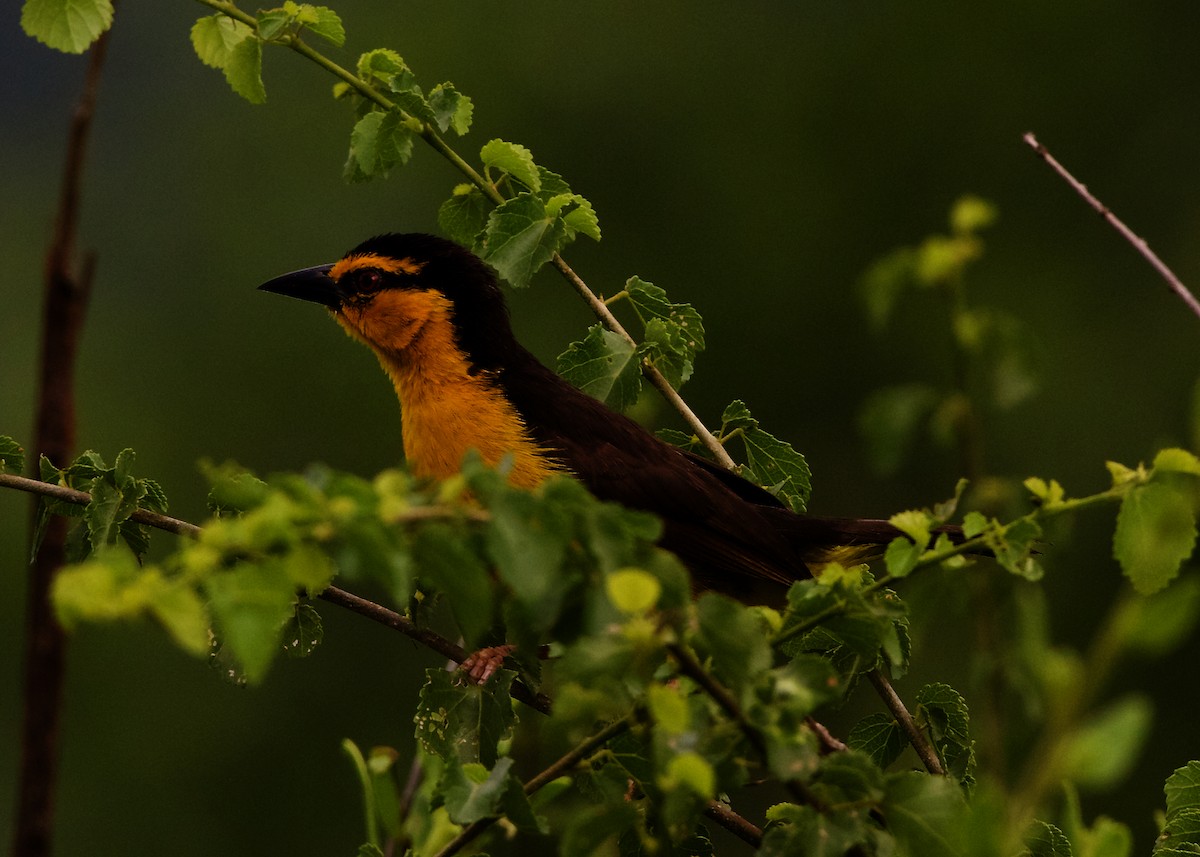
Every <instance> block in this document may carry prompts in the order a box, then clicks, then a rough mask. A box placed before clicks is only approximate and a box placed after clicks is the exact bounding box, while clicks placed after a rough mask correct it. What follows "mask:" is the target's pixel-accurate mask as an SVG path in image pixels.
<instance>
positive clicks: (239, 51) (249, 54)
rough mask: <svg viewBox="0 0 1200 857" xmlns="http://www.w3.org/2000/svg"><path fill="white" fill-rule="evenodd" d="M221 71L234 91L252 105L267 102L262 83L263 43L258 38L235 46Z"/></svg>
mask: <svg viewBox="0 0 1200 857" xmlns="http://www.w3.org/2000/svg"><path fill="white" fill-rule="evenodd" d="M221 70H222V71H223V72H224V73H225V80H226V81H227V82H228V83H229V86H230V87H231V88H232V89H233V91H234V92H236V93H237V94H238V95H240V96H242V98H244V99H246V100H247V101H249V102H250V103H251V104H262V103H263V102H264V101H266V100H267V89H266V87H265V86H263V81H262V42H261V41H260V40H259V39H258V38H257V37H255V36H251V37H249V38H245V39H242V40H241V41H240V42H238V43H237V44H236V45H234V46H233V48H231V49H230V51H229V57H228V61H227V62H226V63H225V65H224V66H223V67H222V69H221Z"/></svg>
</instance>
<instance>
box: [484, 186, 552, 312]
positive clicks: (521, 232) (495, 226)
mask: <svg viewBox="0 0 1200 857" xmlns="http://www.w3.org/2000/svg"><path fill="white" fill-rule="evenodd" d="M536 174H537V173H536V171H535V172H534V175H535V176H536ZM566 240H567V230H566V226H565V224H564V223H563V221H562V220H561V219H560V218H559V217H558V216H557V215H553V214H550V213H548V212H547V211H546V206H545V204H544V203H543V202H542V200H541V199H539V198H538V196H537V195H536V194H533V193H523V194H520V195H518V196H515V197H513V198H512V199H509V200H506V201H505V202H504V203H503V204H502V205H499V206H497V207H496V208H494V209H492V211H491V212H490V213H489V215H488V222H487V230H486V236H485V238H484V244H483V255H484V260H485V261H486V262H488V264H490V265H491V266H492V267H493V268H495V269H496V270H497V271H498V272H499V273H500V276H502V277H503V278H504V279H506V280H508V281H509V282H510V283H511V284H512V285H513V286H516V287H517V288H524V287H526V286H528V285H529V282H530V280H531V279H532V277H533V275H534V274H536V273H537V272H538V271H539V270H541V268H542V267H543V266H544V265H545V264H546V263H547V262H549V261H550V260H551V259H552V258H554V254H555V253H557V252H558V251H559V249H560V248H561V247H562V246H563V243H564V242H565V241H566Z"/></svg>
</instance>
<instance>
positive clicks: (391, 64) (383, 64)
mask: <svg viewBox="0 0 1200 857" xmlns="http://www.w3.org/2000/svg"><path fill="white" fill-rule="evenodd" d="M356 68H357V71H358V76H359V77H361V78H363V79H364V80H367V81H368V82H372V81H378V82H380V83H382V84H383V85H385V86H388V85H389V84H390V82H391V80H392V78H393V77H395V76H396V75H404V74H406V73H411V72H409V68H408V65H407V64H406V63H405V62H404V59H403V58H402V57H401V56H400V54H398V53H396V52H395V51H393V50H390V49H389V48H376V49H375V50H371V51H366V52H365V53H363V54H361V55H359V58H358V63H357V66H356Z"/></svg>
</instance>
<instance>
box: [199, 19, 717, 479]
mask: <svg viewBox="0 0 1200 857" xmlns="http://www.w3.org/2000/svg"><path fill="white" fill-rule="evenodd" d="M197 2H199V3H201V4H203V5H205V6H208V7H209V8H211V9H215V10H217V11H218V12H220V13H221V14H223V15H227V16H228V17H230V18H232V19H234V20H236V21H240V22H241V23H243V24H245V25H246V26H248V27H255V26H256V25H257V22H256V20H255V19H254V17H253V16H251V15H249V14H247V13H246V12H244V11H242V10H241V9H239V8H238V7H237V5H236V4H234V3H232V2H227V0H197ZM279 43H280V44H282V45H284V46H285V47H288V48H290V49H291V50H293V51H295V52H296V53H298V54H300V56H302V57H304V58H305V59H307V60H309V61H310V62H313V63H316V64H317V65H319V66H320V67H321V68H323V69H325V70H326V71H327V72H329V73H330V74H332V75H333V76H334V77H336V78H338V79H339V80H341V81H343V82H344V83H346V84H348V85H349V86H350V87H352V88H353V89H354V91H355V92H357V93H358V94H359V95H361V96H362V97H363V98H365V99H367V100H368V101H371V102H372V103H374V104H377V105H379V106H380V107H382V108H383V109H384V110H389V111H391V110H395V111H397V112H399V113H401V114H403V115H404V116H405V117H406V118H407V119H409V120H410V121H412V122H414V123H415V124H414V127H415V128H417V127H419V130H418V136H420V137H421V139H422V140H424V141H425V142H426V143H427V144H428V145H429V146H430V147H431V148H432V149H433V150H434V151H436V152H437V153H438V154H440V155H441V156H442V157H443V158H445V159H446V160H448V161H449V162H450V163H451V164H452V165H453V166H454V168H455V169H457V170H458V171H459V172H461V173H462V174H463V175H464V176H466V177H467V179H469V180H470V182H471V183H472V184H473V185H475V187H477V188H479V190H480V192H481V193H482V194H483V195H484V196H485V197H487V199H488V200H489V201H490V202H491V203H492V204H493V205H501V204H503V203H504V202H505V199H504V197H503V196H502V195H501V194H500V192H499V191H498V190H496V188H495V186H494V185H493V184H492V183H491V182H489V181H488V180H487V179H486V178H484V177H483V176H482V175H480V174H479V171H478V170H476V169H475V168H474V167H472V166H471V165H470V164H469V163H468V162H467V161H466V160H464V159H463V157H462V156H461V155H459V154H458V153H457V152H456V151H455V150H454V149H453V148H452V147H451V146H450V144H449V143H447V142H446V140H445V138H443V137H442V136H441V134H439V133H438V131H437V129H436V128H434V127H433V126H432V125H430V124H428V123H418V122H417V120H416V119H414V118H413V117H411V116H410V115H409V114H407V113H405V111H403V110H401V109H400V107H399V106H398V105H397V104H396V102H394V101H392V100H391V99H390V98H388V97H387V96H385V95H384V94H383V93H381V92H379V91H378V90H376V89H375V88H374V87H372V86H371V85H370V84H368V83H367V82H366V81H364V80H363V79H362V78H360V77H359V76H358V75H356V74H354V73H353V72H352V71H350V70H349V69H346V68H344V67H342V66H340V65H338V64H337V63H336V62H334V61H333V60H331V59H329V57H327V56H325V55H324V54H322V53H321V52H320V51H318V50H316V49H315V48H313V47H312V46H311V45H309V44H308V43H307V42H305V41H304V40H303V39H301V38H300V37H299V36H291V37H289V38H286V39H281V40H280V41H279ZM552 263H553V265H554V267H555V268H557V269H558V271H559V272H560V273H561V274H562V275H563V277H564V278H566V280H567V282H568V283H570V284H571V286H572V287H573V288H574V289H575V291H576V292H577V293H578V294H579V296H580V297H581V298H583V300H584V302H585V303H586V304H587V305H588V307H589V308H590V309H591V310H592V312H593V313H595V315H596V317H597V318H599V319H600V322H601V324H603V325H604V326H605V327H606V328H608V329H609V330H611V331H612V332H613V333H615V334H617V335H618V336H620V337H621V338H622V339H624V340H626V341H627V342H630V343H633V342H635V340H634V339H633V337H632V336H630V335H629V332H628V331H627V330H625V328H624V326H623V325H622V324H621V323H620V321H618V320H617V317H616V316H615V315H613V314H612V312H611V311H610V310H609V308H608V307H607V306H606V305H605V303H604V301H602V300H601V299H600V298H599V297H597V295H596V293H595V292H593V291H592V290H591V288H589V287H588V285H587V284H586V283H585V282H584V281H583V279H582V278H580V276H579V275H578V274H576V273H575V272H574V271H573V270H572V269H571V268H570V267H569V266H568V265H567V263H566V262H565V261H564V260H563V258H562V257H561V256H560V255H558V254H557V253H555V254H554V258H553V259H552ZM641 369H642V374H643V375H645V376H646V380H648V381H649V382H650V384H651V385H652V386H653V387H654V388H655V389H656V390H658V391H659V392H660V393H661V394H662V395H663V397H664V398H665V399H666V400H667V402H668V403H669V404H670V405H671V407H673V408H675V410H676V411H678V412H679V415H680V416H681V417H683V420H684V422H686V423H687V425H688V428H690V429H691V430H692V433H693V434H695V435H696V437H697V438H699V440H700V442H701V443H702V444H704V447H705V449H707V450H708V451H709V452H711V453H712V455H713V456H714V457H715V458H716V460H717V461H718V462H720V463H721V465H722V466H724V467H727V468H729V469H730V470H736V469H737V464H736V463H735V462H734V460H733V459H732V458H730V456H729V453H728V452H726V451H725V448H724V447H723V446H722V445H721V443H720V441H718V440H717V439H716V437H715V436H714V435H713V433H712V432H710V431H709V430H708V428H707V427H706V426H705V425H704V423H703V421H701V419H700V418H699V417H697V416H696V414H695V412H694V411H693V410H692V409H691V408H690V407H688V405H687V403H686V402H685V401H684V400H683V398H682V397H681V396H680V395H679V393H678V392H676V390H675V388H673V387H672V386H671V384H670V383H669V382H668V381H667V379H666V378H665V377H664V376H663V374H662V373H661V372H659V371H658V369H656V368H655V367H654V366H652V365H651V364H650V363H648V362H645V361H643V362H642V365H641Z"/></svg>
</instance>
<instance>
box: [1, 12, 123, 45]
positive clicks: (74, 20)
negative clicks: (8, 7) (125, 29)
mask: <svg viewBox="0 0 1200 857" xmlns="http://www.w3.org/2000/svg"><path fill="white" fill-rule="evenodd" d="M112 19H113V5H112V0H25V5H24V7H22V9H21V29H23V30H24V31H25V34H26V35H28V36H32V37H33V38H35V39H37V40H38V41H39V42H41V43H42V44H44V45H46V46H47V47H51V48H54V49H55V50H57V51H63V52H65V53H69V54H81V53H83V52H84V51H86V50H87V49H88V46H89V45H91V43H92V42H94V41H95V40H96V39H98V38H99V37H100V34H101V33H103V32H104V31H105V30H107V29H108V28H109V27H111V26H112Z"/></svg>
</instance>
